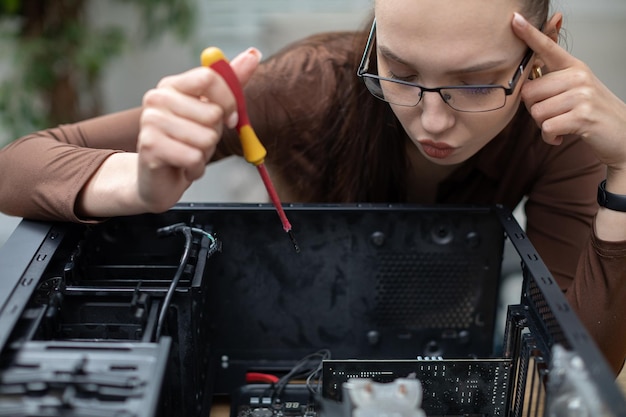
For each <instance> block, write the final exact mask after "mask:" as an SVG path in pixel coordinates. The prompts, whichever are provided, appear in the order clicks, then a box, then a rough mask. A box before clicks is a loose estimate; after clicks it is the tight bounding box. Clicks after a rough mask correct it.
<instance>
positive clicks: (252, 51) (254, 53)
mask: <svg viewBox="0 0 626 417" xmlns="http://www.w3.org/2000/svg"><path fill="white" fill-rule="evenodd" d="M246 53H248V54H249V55H252V56H254V57H255V58H256V59H257V60H258V61H260V60H261V58H263V54H262V53H261V51H259V50H258V49H256V48H254V47H250V48H248V50H247V51H246Z"/></svg>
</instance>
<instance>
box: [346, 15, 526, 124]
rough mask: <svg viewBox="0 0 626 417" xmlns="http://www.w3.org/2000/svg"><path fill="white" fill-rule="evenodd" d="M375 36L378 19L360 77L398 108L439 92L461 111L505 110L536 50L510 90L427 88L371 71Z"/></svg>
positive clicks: (520, 68) (499, 87) (375, 93)
mask: <svg viewBox="0 0 626 417" xmlns="http://www.w3.org/2000/svg"><path fill="white" fill-rule="evenodd" d="M375 36H376V19H374V22H373V23H372V28H371V30H370V34H369V38H368V39H367V45H366V46H365V51H364V52H363V57H362V58H361V63H360V64H359V69H358V71H357V75H358V76H359V77H361V78H362V79H363V82H364V83H365V86H366V87H367V89H368V90H369V92H370V93H372V95H373V96H374V97H376V98H378V99H380V100H383V101H386V102H387V103H391V104H395V105H398V106H407V107H414V106H417V105H418V104H419V102H420V101H421V100H422V98H423V97H424V93H430V92H432V93H439V95H440V96H441V98H442V99H443V101H444V102H445V103H446V104H447V105H448V106H450V107H452V108H453V109H454V110H457V111H460V112H469V113H480V112H488V111H493V110H498V109H501V108H502V107H504V105H505V104H506V97H507V96H510V95H511V94H513V91H515V87H516V86H517V83H518V81H519V80H520V78H521V77H522V74H523V73H524V70H525V69H526V65H528V62H530V59H531V58H532V55H533V51H532V50H531V49H530V48H529V49H528V51H527V52H526V54H525V55H524V58H522V62H520V64H519V66H518V68H517V70H516V71H515V74H514V75H513V78H512V79H511V81H509V86H508V87H505V86H503V85H495V84H480V85H455V86H445V87H436V88H427V87H424V86H421V85H418V84H414V83H411V82H408V81H403V80H398V79H393V78H387V77H382V76H380V75H377V74H370V73H369V72H367V71H368V69H369V68H368V67H369V62H370V56H371V53H372V44H373V42H372V41H373V40H374V37H375Z"/></svg>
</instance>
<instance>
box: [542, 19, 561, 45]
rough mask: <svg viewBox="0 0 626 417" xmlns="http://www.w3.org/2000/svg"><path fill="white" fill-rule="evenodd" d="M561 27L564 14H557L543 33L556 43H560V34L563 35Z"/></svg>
mask: <svg viewBox="0 0 626 417" xmlns="http://www.w3.org/2000/svg"><path fill="white" fill-rule="evenodd" d="M561 26H563V14H561V13H555V14H554V15H552V17H551V18H550V19H548V21H547V22H546V24H545V25H544V27H543V33H545V34H546V35H547V36H548V37H550V39H552V40H553V41H554V42H558V41H559V33H561Z"/></svg>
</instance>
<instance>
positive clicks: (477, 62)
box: [375, 0, 532, 165]
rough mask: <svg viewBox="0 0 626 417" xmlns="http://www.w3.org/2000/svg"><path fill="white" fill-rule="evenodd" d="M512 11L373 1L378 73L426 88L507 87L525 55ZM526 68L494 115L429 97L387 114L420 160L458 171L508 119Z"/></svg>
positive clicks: (505, 5) (512, 7) (510, 6)
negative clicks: (464, 109)
mask: <svg viewBox="0 0 626 417" xmlns="http://www.w3.org/2000/svg"><path fill="white" fill-rule="evenodd" d="M516 11H519V3H518V2H517V1H511V0H376V3H375V15H376V29H377V32H376V42H377V49H378V50H377V59H378V73H379V75H381V76H384V77H390V78H399V79H402V80H406V81H410V82H412V83H417V84H420V85H422V86H424V87H439V86H450V85H474V84H500V85H503V86H505V87H508V83H509V81H510V80H511V78H513V75H514V74H515V72H516V71H517V70H518V67H517V66H518V65H519V63H520V61H521V59H522V57H523V56H524V54H525V52H526V51H527V46H526V45H525V44H524V43H523V42H522V41H521V40H520V39H518V38H517V37H516V36H515V34H514V33H513V30H512V28H511V20H512V19H513V13H514V12H516ZM531 64H532V61H531ZM530 66H531V65H528V66H527V69H526V71H525V72H524V74H523V76H522V78H521V79H520V82H519V83H518V85H517V87H516V89H515V91H514V93H513V94H512V95H510V96H508V97H507V99H506V105H505V106H504V107H503V108H501V109H498V110H494V111H490V112H484V113H464V112H458V111H455V110H453V109H452V108H450V107H449V106H448V105H447V104H446V103H445V102H444V101H443V100H442V98H441V96H440V95H439V94H437V93H433V92H426V93H424V96H423V98H422V100H421V102H420V103H419V104H418V105H417V106H415V107H402V106H396V105H391V107H392V109H393V111H394V113H395V114H396V116H397V117H398V119H399V120H400V122H401V123H402V125H403V126H404V129H405V130H406V132H407V133H408V135H409V137H410V138H411V140H412V141H413V143H414V144H415V145H416V146H417V148H418V149H419V150H420V152H421V153H422V155H424V156H425V157H426V158H427V159H428V160H430V161H432V162H434V163H437V164H441V165H454V164H458V163H461V162H463V161H465V160H467V159H468V158H470V157H471V156H472V155H474V154H475V153H476V152H478V151H479V150H480V149H481V148H482V147H483V146H485V144H487V143H488V142H489V141H490V140H491V139H493V138H494V137H495V136H496V135H497V134H498V133H499V132H500V131H501V130H502V129H503V128H504V127H505V126H506V125H507V124H508V123H509V121H510V120H511V119H512V117H513V115H514V114H515V112H516V111H517V108H518V106H519V102H520V95H519V90H520V87H521V84H522V82H523V80H525V79H526V78H527V77H528V73H529V72H530Z"/></svg>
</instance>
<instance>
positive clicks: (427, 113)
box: [418, 92, 455, 134]
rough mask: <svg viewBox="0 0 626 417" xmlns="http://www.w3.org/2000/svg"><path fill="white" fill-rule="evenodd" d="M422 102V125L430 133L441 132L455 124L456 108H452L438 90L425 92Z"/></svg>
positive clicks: (420, 104)
mask: <svg viewBox="0 0 626 417" xmlns="http://www.w3.org/2000/svg"><path fill="white" fill-rule="evenodd" d="M422 94H424V96H423V97H422V100H421V102H420V103H419V104H418V106H419V107H420V108H421V115H420V118H421V122H422V127H423V128H424V130H426V131H427V132H428V133H432V134H440V133H443V132H445V131H446V130H448V129H450V128H451V127H452V126H453V125H454V120H455V118H454V110H453V109H452V108H450V106H448V105H447V104H446V103H445V102H444V101H443V98H442V97H441V96H440V95H439V94H438V93H436V92H423V93H422Z"/></svg>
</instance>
